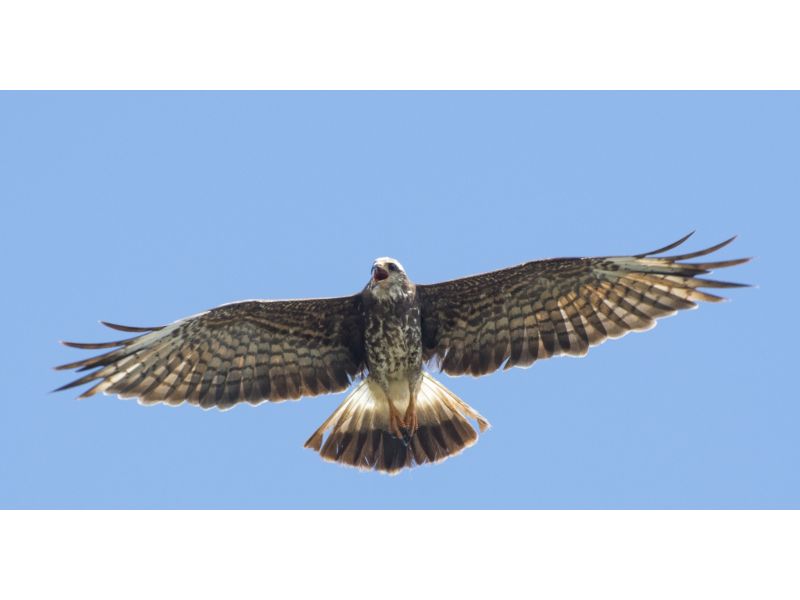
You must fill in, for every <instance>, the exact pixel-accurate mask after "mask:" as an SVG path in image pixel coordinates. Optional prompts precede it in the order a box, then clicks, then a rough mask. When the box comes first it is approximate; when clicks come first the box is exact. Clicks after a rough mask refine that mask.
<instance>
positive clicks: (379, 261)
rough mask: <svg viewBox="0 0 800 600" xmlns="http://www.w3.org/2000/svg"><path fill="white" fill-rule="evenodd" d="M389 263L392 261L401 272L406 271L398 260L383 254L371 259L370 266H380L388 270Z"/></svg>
mask: <svg viewBox="0 0 800 600" xmlns="http://www.w3.org/2000/svg"><path fill="white" fill-rule="evenodd" d="M389 263H394V264H395V265H397V268H398V269H400V271H401V272H402V273H405V272H406V270H405V269H404V268H403V265H401V264H400V261H399V260H397V259H396V258H392V257H390V256H383V257H381V258H376V259H375V260H374V261H372V266H373V268H374V267H381V268H382V269H387V270H388V265H389Z"/></svg>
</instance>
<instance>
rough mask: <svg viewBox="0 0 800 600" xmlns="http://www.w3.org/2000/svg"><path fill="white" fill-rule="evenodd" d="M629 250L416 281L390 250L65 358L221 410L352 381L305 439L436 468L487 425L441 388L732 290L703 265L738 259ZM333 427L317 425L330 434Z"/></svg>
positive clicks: (644, 323) (157, 397)
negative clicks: (343, 287) (345, 283)
mask: <svg viewBox="0 0 800 600" xmlns="http://www.w3.org/2000/svg"><path fill="white" fill-rule="evenodd" d="M691 235H692V234H691V233H690V234H689V235H687V236H686V237H684V238H682V239H680V240H678V241H677V242H675V243H673V244H670V245H669V246H666V247H664V248H660V249H658V250H654V251H652V252H645V253H643V254H636V255H632V256H605V257H597V258H555V259H547V260H536V261H532V262H526V263H524V264H521V265H518V266H515V267H509V268H507V269H501V270H499V271H492V272H490V273H484V274H481V275H473V276H471V277H464V278H462V279H455V280H452V281H446V282H443V283H435V284H431V285H415V284H414V283H413V282H412V281H411V280H410V279H409V277H408V275H407V274H406V271H405V269H403V267H402V265H401V264H400V263H399V262H398V261H397V260H395V259H393V258H379V259H377V260H375V262H374V263H373V265H372V271H371V275H370V279H369V282H368V283H367V285H366V286H365V287H364V289H363V290H361V291H360V292H358V293H357V294H354V295H352V296H346V297H341V298H319V299H304V300H249V301H245V302H235V303H232V304H224V305H222V306H219V307H217V308H213V309H211V310H208V311H206V312H203V313H200V314H198V315H195V316H192V317H188V318H185V319H181V320H179V321H175V322H174V323H172V324H170V325H165V326H162V327H128V326H123V325H114V324H112V323H104V324H105V325H107V326H108V327H110V328H112V329H117V330H120V331H124V332H129V333H135V334H137V335H135V336H134V337H130V338H127V339H123V340H119V341H116V342H105V343H97V344H84V343H76V342H63V343H64V344H65V345H66V346H70V347H73V348H82V349H88V350H104V353H103V354H100V355H99V356H94V357H92V358H88V359H85V360H80V361H77V362H72V363H69V364H65V365H61V366H60V367H57V368H58V369H77V370H78V371H89V372H88V373H87V374H85V375H83V376H82V377H80V378H79V379H76V380H75V381H72V382H70V383H68V384H66V385H65V386H63V387H61V388H59V390H63V389H67V388H72V387H75V386H79V385H82V384H86V383H89V382H94V385H93V387H91V388H89V389H88V390H86V391H85V392H83V393H82V394H81V397H82V398H85V397H88V396H91V395H93V394H96V393H98V392H105V393H107V394H116V395H117V396H119V397H120V398H138V399H139V401H140V402H141V403H143V404H153V403H157V402H165V403H167V404H173V405H175V404H181V403H183V402H189V403H191V404H195V405H198V406H201V407H202V408H212V407H217V408H219V409H222V410H224V409H228V408H230V407H232V406H233V405H235V404H237V403H240V402H248V403H250V404H259V403H261V402H264V401H270V402H278V401H281V400H289V399H296V398H300V397H302V396H316V395H318V394H328V393H333V392H340V391H342V390H345V389H347V388H348V387H349V386H350V385H351V383H352V382H353V381H358V384H357V385H356V386H355V389H353V390H352V392H351V393H350V394H349V395H348V396H347V397H346V398H345V399H344V401H343V402H342V404H341V405H340V406H339V407H338V408H337V409H336V410H335V411H334V412H333V414H332V415H331V416H330V417H329V418H328V419H327V420H326V421H325V422H324V423H323V424H322V425H321V426H320V427H319V429H317V430H316V431H315V432H314V434H313V435H312V436H311V437H310V438H309V439H308V441H307V442H306V444H305V445H306V447H307V448H311V449H313V450H316V451H317V452H319V453H320V454H321V456H322V457H323V458H324V459H326V460H329V461H334V462H338V463H341V464H346V465H352V466H354V467H358V468H361V469H373V470H378V471H383V472H388V473H396V472H398V471H400V470H401V469H403V468H405V467H413V466H415V465H421V464H425V463H436V462H439V461H441V460H443V459H445V458H447V457H449V456H452V455H454V454H457V453H459V452H460V451H461V450H463V449H464V448H467V447H469V446H471V445H472V444H474V443H475V442H476V441H477V439H478V431H476V428H475V426H474V425H473V424H472V422H471V421H470V419H472V420H474V421H475V422H476V423H477V429H478V430H480V431H481V432H483V431H485V430H486V429H487V428H488V427H489V423H488V422H487V421H486V420H485V419H484V418H483V417H482V416H481V415H480V414H478V413H477V412H476V411H475V410H474V409H472V408H471V407H470V406H468V405H467V404H466V403H465V402H464V401H463V400H461V399H460V398H459V397H458V396H456V395H455V394H454V393H453V392H451V391H450V390H448V389H447V388H446V387H445V386H443V385H442V384H441V383H439V382H438V381H437V380H436V379H434V377H433V376H431V375H430V374H429V373H428V372H427V371H426V370H425V368H424V367H425V366H426V365H427V366H430V367H432V368H438V369H440V370H441V371H444V372H445V373H447V374H448V375H465V374H468V375H473V376H480V375H486V374H487V373H491V372H493V371H495V370H497V369H499V368H500V367H503V368H504V369H509V368H511V367H528V366H530V365H531V364H532V363H533V362H534V361H536V360H541V359H544V358H549V357H551V356H557V355H565V354H566V355H574V356H582V355H584V354H586V352H587V351H588V350H589V348H590V347H592V346H595V345H597V344H600V343H601V342H603V341H605V340H606V339H608V338H616V337H620V336H622V335H624V334H626V333H627V332H629V331H643V330H645V329H650V328H651V327H653V325H655V320H656V319H658V318H660V317H665V316H668V315H672V314H674V313H675V312H676V311H678V310H681V309H686V308H694V307H695V306H696V304H695V301H698V300H701V301H709V302H717V301H719V300H722V298H721V297H719V296H716V295H713V294H709V293H707V292H704V291H701V289H700V288H732V287H741V286H742V284H736V283H727V282H723V281H715V280H711V279H703V278H701V277H699V276H701V275H704V274H706V273H709V272H710V271H711V270H712V269H717V268H721V267H730V266H733V265H739V264H742V263H744V262H747V260H749V259H736V260H724V261H718V262H685V261H687V260H690V259H693V258H697V257H700V256H705V255H707V254H711V253H712V252H715V251H716V250H719V249H720V248H722V247H724V246H726V245H727V244H729V243H730V242H731V241H733V239H734V238H731V239H729V240H726V241H724V242H722V243H720V244H717V245H715V246H712V247H710V248H706V249H705V250H700V251H697V252H691V253H688V254H681V255H675V256H659V255H662V254H663V253H664V252H667V251H669V250H672V249H673V248H675V247H676V246H678V245H680V244H682V243H683V242H685V241H686V240H687V239H688V238H689V236H691ZM328 431H329V432H330V433H328V434H327V437H326V432H328Z"/></svg>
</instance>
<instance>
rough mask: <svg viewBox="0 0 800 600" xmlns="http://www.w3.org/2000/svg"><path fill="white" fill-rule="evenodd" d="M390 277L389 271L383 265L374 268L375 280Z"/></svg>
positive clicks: (373, 277) (373, 275) (373, 276)
mask: <svg viewBox="0 0 800 600" xmlns="http://www.w3.org/2000/svg"><path fill="white" fill-rule="evenodd" d="M388 278H389V271H387V270H386V269H384V268H383V267H379V266H377V265H376V266H375V267H373V268H372V279H374V280H375V281H383V280H384V279H388Z"/></svg>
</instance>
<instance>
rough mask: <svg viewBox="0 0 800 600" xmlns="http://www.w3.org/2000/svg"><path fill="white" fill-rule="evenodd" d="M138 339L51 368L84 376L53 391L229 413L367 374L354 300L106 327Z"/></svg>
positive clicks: (245, 307) (251, 307) (241, 307)
mask: <svg viewBox="0 0 800 600" xmlns="http://www.w3.org/2000/svg"><path fill="white" fill-rule="evenodd" d="M107 325H108V326H109V327H111V328H112V329H117V330H121V331H130V332H137V333H141V335H138V336H135V337H132V338H129V339H127V340H120V341H117V342H106V343H100V344H80V343H75V342H64V344H65V345H67V346H71V347H75V348H85V349H98V348H109V349H111V350H110V351H109V352H107V353H105V354H101V355H99V356H95V357H93V358H89V359H86V360H82V361H78V362H74V363H70V364H66V365H61V366H60V367H56V368H57V369H77V370H78V371H86V370H90V369H94V370H93V371H92V372H91V373H89V374H87V375H85V376H84V377H81V378H80V379H77V380H75V381H73V382H71V383H68V384H67V385H65V386H63V387H61V388H59V390H63V389H67V388H71V387H74V386H77V385H82V384H85V383H89V382H92V381H96V384H95V385H94V387H92V388H90V389H89V390H87V391H86V392H84V393H83V394H82V395H81V397H87V396H91V395H93V394H96V393H98V392H107V393H110V394H117V395H119V396H120V397H123V398H139V399H140V400H141V401H142V402H144V403H153V402H167V403H169V404H180V403H181V402H184V401H186V402H191V403H193V404H198V405H200V406H202V407H204V408H210V407H212V406H217V407H219V408H228V407H230V406H233V405H234V404H236V403H237V402H242V401H247V402H250V403H252V404H257V403H259V402H262V401H264V400H273V401H278V400H286V399H290V398H299V397H301V396H314V395H317V394H325V393H330V392H338V391H341V390H343V389H345V388H347V387H348V385H349V384H350V381H351V380H352V379H353V378H354V377H356V376H357V375H358V374H359V373H361V372H362V371H363V369H364V348H363V341H362V340H363V322H362V310H361V298H360V296H359V295H357V296H351V297H347V298H325V299H313V300H281V301H273V302H270V301H259V300H253V301H247V302H238V303H235V304H226V305H223V306H220V307H218V308H214V309H212V310H209V311H207V312H205V313H202V314H199V315H197V316H194V317H189V318H187V319H183V320H181V321H177V322H176V323H173V324H171V325H167V326H164V327H152V328H143V327H141V328H135V327H127V326H122V325H113V324H110V323H108V324H107Z"/></svg>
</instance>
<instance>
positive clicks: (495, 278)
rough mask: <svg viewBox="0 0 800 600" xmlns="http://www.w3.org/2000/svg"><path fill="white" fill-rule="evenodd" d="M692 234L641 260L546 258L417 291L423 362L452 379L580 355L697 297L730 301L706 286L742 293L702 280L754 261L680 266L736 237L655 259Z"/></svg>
mask: <svg viewBox="0 0 800 600" xmlns="http://www.w3.org/2000/svg"><path fill="white" fill-rule="evenodd" d="M690 235H691V234H689V235H687V236H686V237H684V238H683V239H681V240H678V241H677V242H675V243H674V244H670V245H669V246H667V247H665V248H661V249H659V250H655V251H653V252H647V253H644V254H638V255H634V256H607V257H597V258H556V259H549V260H539V261H534V262H529V263H525V264H522V265H519V266H516V267H510V268H508V269H502V270H499V271H493V272H491V273H484V274H482V275H475V276H473V277H465V278H463V279H456V280H453V281H447V282H444V283H437V284H433V285H418V286H417V294H418V296H419V301H420V306H421V320H422V343H423V350H424V356H425V359H426V360H428V361H432V362H435V363H438V365H439V366H440V367H441V369H442V370H443V371H444V372H446V373H449V374H450V375H463V374H470V375H476V376H477V375H484V374H486V373H490V372H492V371H494V370H496V369H498V368H499V367H500V366H504V367H505V368H510V367H515V366H529V365H530V364H532V363H533V362H534V361H535V360H540V359H543V358H548V357H550V356H554V355H559V354H571V355H577V356H581V355H583V354H586V352H587V350H588V349H589V347H590V346H593V345H596V344H599V343H601V342H602V341H604V340H605V339H607V338H615V337H620V336H622V335H624V334H625V333H627V332H629V331H641V330H645V329H649V328H650V327H652V326H653V325H654V324H655V319H658V318H660V317H664V316H667V315H671V314H673V313H675V312H676V311H677V310H680V309H685V308H693V307H695V306H696V304H695V302H694V301H696V300H703V301H710V302H717V301H719V300H722V298H720V297H719V296H715V295H713V294H708V293H706V292H703V291H700V289H699V288H701V287H711V288H729V287H741V284H736V283H726V282H722V281H713V280H708V279H701V278H699V277H698V275H703V274H705V273H708V272H709V271H710V270H711V269H716V268H721V267H730V266H733V265H738V264H741V263H743V262H746V261H747V260H749V259H737V260H727V261H720V262H707V263H685V262H682V261H684V260H688V259H691V258H696V257H698V256H704V255H706V254H710V253H712V252H714V251H716V250H719V249H720V248H722V247H723V246H726V245H727V244H729V243H730V242H731V241H733V239H734V238H731V239H729V240H726V241H725V242H722V243H721V244H717V245H716V246H712V247H711V248H707V249H705V250H700V251H699V252H693V253H690V254H683V255H679V256H668V257H656V256H654V255H656V254H660V253H662V252H666V251H668V250H671V249H672V248H675V247H676V246H678V245H679V244H681V243H683V242H684V241H686V239H688V238H689V236H690Z"/></svg>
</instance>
